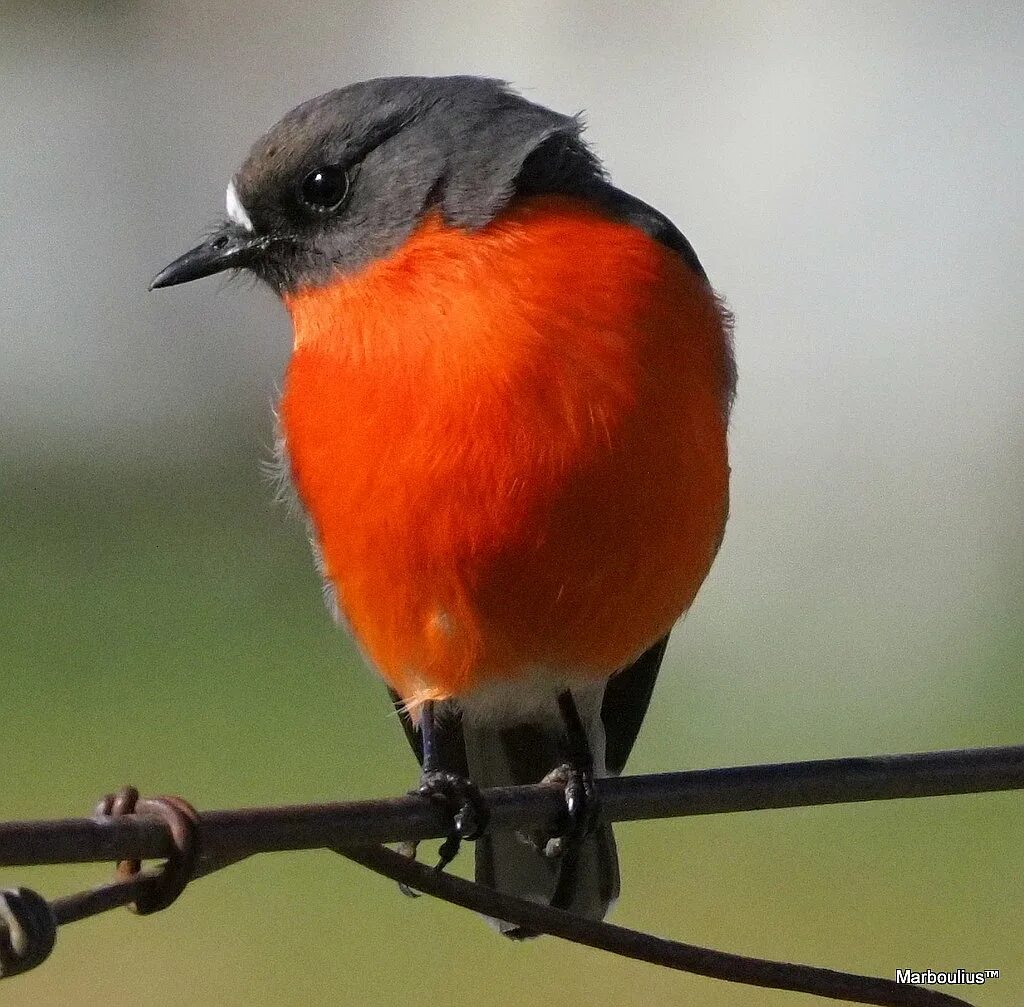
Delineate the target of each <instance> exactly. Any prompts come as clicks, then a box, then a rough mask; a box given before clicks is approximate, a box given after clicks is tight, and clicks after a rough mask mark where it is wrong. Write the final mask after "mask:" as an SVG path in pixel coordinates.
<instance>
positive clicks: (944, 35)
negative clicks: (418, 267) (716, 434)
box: [0, 0, 1024, 1007]
mask: <svg viewBox="0 0 1024 1007" xmlns="http://www.w3.org/2000/svg"><path fill="white" fill-rule="evenodd" d="M1022 42H1024V16H1022V15H1021V12H1020V10H1019V8H1018V6H1017V5H1005V6H1000V5H978V6H973V5H948V6H944V7H941V8H933V9H929V8H926V7H924V6H922V5H912V4H895V5H893V4H886V5H881V4H878V5H873V4H860V5H846V6H843V7H842V8H837V7H835V6H833V5H815V4H789V3H780V4H773V5H771V6H770V7H765V6H764V5H753V4H730V5H718V4H695V3H684V4H667V3H665V4H653V3H647V4H641V5H638V6H636V7H627V6H624V5H604V4H600V3H596V2H579V3H566V2H561V3H560V2H554V3H540V2H530V3H512V4H507V5H504V6H502V7H500V8H496V9H490V8H487V7H485V6H482V5H481V6H471V5H468V4H457V3H433V4H427V3H421V2H414V3H410V4H403V5H397V4H386V3H380V2H378V3H374V2H361V3H340V2H330V0H327V2H317V3H312V2H310V0H299V2H295V3H290V4H288V5H284V4H280V3H268V2H266V0H253V2H249V3H246V4H241V3H237V2H229V0H213V2H210V0H205V2H199V0H185V2H182V3H177V4H173V5H171V4H167V5H164V4H158V3H145V2H132V0H122V2H119V3H115V2H109V3H102V2H94V3H79V4H66V3H65V4H58V3H50V4H46V3H43V4H39V3H34V4H29V3H14V4H7V5H4V6H3V7H2V8H0V71H2V75H3V81H4V85H3V96H4V101H3V102H0V126H2V127H4V135H5V136H6V137H7V141H6V143H5V150H4V157H3V159H2V163H0V224H2V228H0V235H2V236H0V250H2V251H0V283H2V286H3V290H4V296H3V298H2V299H0V332H2V335H3V341H2V344H0V345H2V350H0V362H2V367H0V416H2V418H3V439H2V445H0V464H2V469H0V478H2V490H0V508H2V528H3V534H2V536H0V578H2V581H3V585H4V597H3V601H4V604H3V606H2V608H0V686H2V693H0V696H2V702H3V710H4V716H3V722H2V723H3V731H4V774H3V775H4V785H3V788H2V791H0V818H3V819H10V818H19V817H45V816H58V815H65V814H74V813H85V812H86V811H87V810H88V809H89V808H90V807H91V805H92V803H93V801H94V800H95V799H96V798H97V797H98V796H99V795H100V794H102V793H104V792H106V791H108V790H110V789H112V788H114V787H116V786H118V785H119V784H121V783H123V782H126V781H131V782H134V783H136V784H137V785H138V786H139V787H140V788H141V789H142V790H143V792H144V793H159V792H174V793H181V794H183V795H184V796H186V797H187V798H189V799H190V800H192V801H193V802H194V803H195V804H196V805H197V806H198V807H200V808H214V807H226V806H232V805H244V804H263V803H279V802H289V801H312V800H319V799H332V798H350V797H351V798H357V797H367V796H371V795H378V794H390V793H397V792H401V791H404V790H406V789H408V788H409V787H410V786H411V785H412V784H413V783H414V781H415V777H416V770H415V765H414V762H413V760H412V757H411V755H410V753H409V752H408V750H407V748H406V746H405V742H404V739H403V738H402V737H401V732H400V730H399V728H398V724H397V722H396V721H395V719H394V717H393V716H391V715H390V714H389V708H388V706H387V703H386V702H385V697H384V694H383V691H382V689H381V687H380V686H379V684H378V683H377V681H376V680H375V679H374V677H373V676H372V675H371V674H370V673H368V672H367V671H366V670H365V669H364V668H362V667H361V666H360V662H359V659H358V657H357V656H356V654H355V653H354V651H353V649H352V648H351V646H350V645H349V644H348V643H347V641H346V640H345V638H344V636H343V634H342V633H341V632H339V631H338V630H336V629H335V628H334V627H333V626H332V624H331V622H330V620H329V618H328V616H327V614H326V612H325V610H324V609H323V606H322V604H321V601H320V588H319V584H318V582H317V578H316V575H315V574H314V572H313V568H312V564H311V562H310V559H309V556H308V550H307V546H306V542H305V538H304V532H303V529H302V526H301V522H300V521H299V520H297V519H296V518H295V517H294V516H289V514H288V513H287V510H286V508H285V507H283V506H280V505H275V504H274V503H273V502H272V495H273V494H272V490H271V487H270V486H269V484H268V483H267V481H266V480H265V479H264V478H263V477H262V476H261V469H260V466H261V462H262V461H264V460H265V459H266V458H268V457H269V455H270V447H269V445H270V444H271V443H272V438H273V435H272V426H271V419H270V413H271V405H272V402H273V399H274V395H275V391H274V389H275V386H276V384H277V382H278V381H279V378H280V373H281V368H282V366H283V363H284V360H285V356H286V354H287V349H288V339H289V334H288V329H287V324H286V319H285V317H284V314H283V312H282V311H281V310H280V309H279V308H278V307H277V306H276V305H275V304H274V302H273V301H272V299H271V298H270V296H269V295H268V294H266V293H265V292H263V291H257V292H253V291H251V290H248V289H247V288H246V287H245V285H232V286H228V287H224V285H218V284H216V283H205V284H197V285H195V286H194V287H188V288H183V289H182V290H180V291H174V292H172V293H170V294H161V295H156V294H154V295H147V294H146V285H147V283H148V280H149V278H150V277H151V276H152V274H153V273H154V272H155V271H156V270H157V269H158V268H159V267H160V266H162V265H163V264H164V263H165V262H166V261H168V260H169V259H170V258H171V257H173V256H175V255H177V254H178V253H179V252H181V251H183V250H184V249H185V248H186V247H189V243H190V242H191V241H192V240H193V239H194V238H195V237H196V236H197V235H198V234H199V233H200V232H201V229H202V228H203V227H204V226H205V225H206V224H207V223H209V222H210V221H211V220H212V219H214V218H215V217H216V216H217V215H218V213H219V212H220V204H221V201H222V198H223V197H222V193H223V190H224V186H225V184H226V181H227V178H228V177H229V175H230V173H231V172H232V170H233V169H234V167H235V166H236V164H237V162H238V161H239V160H240V159H241V157H242V156H243V155H244V153H245V151H246V149H247V147H248V144H249V143H250V142H251V141H252V139H253V138H254V137H255V136H256V134H257V133H258V132H260V131H262V130H263V129H265V128H266V127H267V126H269V125H270V124H271V123H272V122H273V121H274V120H275V119H276V118H277V117H278V116H279V115H280V114H281V113H282V112H283V111H285V110H286V109H287V108H289V107H291V106H292V105H293V104H295V103H296V102H298V101H299V100H301V99H303V98H305V97H307V96H309V95H312V94H314V93H317V92H319V91H323V90H326V89H328V88H330V87H333V86H337V85H339V84H342V83H345V82H348V81H351V80H355V79H360V78H364V77H368V76H375V75H381V74H392V73H446V72H477V73H485V74H489V75H493V76H500V77H505V78H508V79H510V80H512V81H514V82H515V83H516V84H517V85H519V86H521V87H523V88H525V89H526V93H527V94H528V95H530V96H531V97H533V98H535V99H536V100H540V101H543V102H545V103H548V104H551V105H553V106H554V107H557V108H560V109H563V110H566V111H575V110H577V109H580V108H584V109H586V110H587V115H588V119H589V121H590V124H591V132H590V136H591V139H592V140H593V141H594V143H595V144H596V146H597V149H598V150H599V152H600V153H601V154H602V156H604V157H605V159H606V161H607V163H608V165H609V167H610V168H611V170H612V172H613V175H614V177H615V178H616V180H617V181H618V182H619V183H620V184H622V185H624V186H625V187H626V188H629V189H631V190H632V191H635V192H636V193H637V194H639V195H641V196H642V197H643V198H645V199H647V200H649V201H651V202H653V203H655V204H656V205H658V206H659V207H661V208H662V209H664V210H665V211H666V212H667V213H669V214H670V215H671V216H672V217H673V218H674V219H675V220H676V221H677V222H678V223H679V224H680V226H681V227H682V228H683V230H684V231H685V232H686V233H687V235H688V236H689V237H690V239H691V240H692V241H693V243H694V245H695V246H696V248H697V250H698V252H699V253H700V254H701V256H702V258H703V260H704V263H705V265H706V267H707V269H708V271H709V273H710V274H711V276H712V278H713V280H714V282H715V284H716V286H718V288H719V289H721V290H722V291H723V292H724V293H725V294H726V295H727V297H728V298H729V301H730V303H731V305H732V307H733V309H734V310H735V312H736V316H737V355H738V360H739V365H740V373H741V381H740V398H739V400H738V404H737V409H736V413H735V421H734V425H733V435H732V443H733V467H734V504H733V513H732V518H731V522H730V527H729V531H728V534H727V536H726V542H725V546H724V549H723V551H722V554H721V556H720V558H719V561H718V563H717V564H716V567H715V569H714V571H713V572H712V575H711V577H710V579H709V581H708V583H707V585H706V586H705V589H704V590H703V592H702V594H701V596H700V598H699V599H698V602H697V604H696V605H695V607H694V609H693V611H692V612H691V614H690V615H689V616H688V618H687V620H686V622H685V624H684V625H683V626H681V627H680V628H679V630H678V631H677V632H676V634H675V637H674V643H673V646H672V649H671V650H670V654H669V659H668V662H667V667H666V670H665V672H664V674H663V678H662V682H661V684H660V685H659V689H658V692H657V693H656V695H655V699H654V703H653V706H652V709H651V714H650V718H649V722H648V724H647V726H646V727H645V730H644V732H643V734H642V735H641V739H640V742H639V744H638V746H637V749H636V753H635V756H634V758H633V761H632V763H631V768H632V769H633V770H635V771H638V772H643V771H661V770H671V769H677V768H683V767H700V766H714V765H729V764H740V763H747V762H756V761H779V760H788V759H803V758H823V757H829V756H836V755H847V754H868V753H874V752H881V751H909V750H923V749H928V748H939V747H949V746H958V745H990V744H1005V743H1014V742H1019V741H1020V740H1021V737H1022V735H1024V713H1022V699H1024V695H1022V693H1024V677H1022V673H1021V672H1022V657H1021V655H1022V653H1024V632H1022V629H1021V626H1022V618H1021V617H1022V615H1024V591H1022V585H1024V549H1022V544H1021V543H1022V536H1021V531H1022V527H1024V505H1022V500H1024V494H1022V489H1024V485H1022V483H1024V479H1022V476H1024V472H1022V463H1021V448H1022V446H1024V408H1022V405H1021V388H1022V378H1024V343H1022V340H1021V322H1020V320H1021V317H1022V308H1024V303H1022V302H1024V284H1022V282H1021V258H1020V234H1021V233H1022V232H1021V225H1022V223H1024V221H1022V219H1021V218H1022V209H1021V203H1020V198H1019V181H1020V163H1021V156H1022V154H1024V140H1022V137H1024V130H1022V129H1021V126H1022V121H1021V120H1022V115H1021V113H1022V109H1024V99H1022V89H1021V87H1020V55H1019V54H1020V51H1021V44H1022ZM1022 826H1024V803H1022V800H1021V797H1020V795H1012V794H1010V795H991V796H973V797H963V798H948V799H947V798H943V799H934V800H922V801H916V802H894V803H888V804H879V805H862V806H848V807H836V808H820V809H807V810H798V811H782V812H769V813H760V814H750V815H735V816H723V817H711V818H705V819H692V820H683V821H677V822H662V823H652V824H639V825H624V826H621V827H620V828H619V829H618V833H619V838H620V847H621V856H622V868H623V897H622V900H621V902H620V903H619V906H618V908H617V910H616V913H615V917H614V918H615V919H616V921H618V922H621V923H624V924H629V925H635V926H640V927H644V928H647V929H651V930H654V931H655V932H658V933H663V934H667V935H673V936H678V937H680V938H682V939H686V940H690V941H695V942H698V943H706V944H710V945H714V946H719V947H724V948H727V949H730V950H734V951H738V952H746V953H750V954H758V955H767V956H772V957H778V958H784V959H790V960H798V961H811V962H815V963H821V964H825V965H830V966H833V967H836V968H845V969H853V970H857V971H863V972H869V973H876V974H881V975H892V973H893V972H894V970H895V969H896V968H904V967H911V968H915V969H925V968H934V969H955V968H965V969H982V968H999V969H1001V970H1002V978H1000V979H999V980H998V981H997V982H994V983H991V984H989V985H986V986H985V987H980V988H979V987H972V988H970V989H969V990H961V991H960V992H962V993H963V994H965V995H968V996H970V997H972V998H973V1000H974V1001H975V1002H976V1003H977V1004H979V1005H996V1004H1000V1005H1002V1004H1006V1005H1009V1004H1013V1003H1019V1002H1022V1001H1024V953H1022V950H1021V942H1020V937H1021V931H1020V925H1021V908H1020V907H1021V903H1022V899H1024V881H1022V880H1021V879H1022V873H1024V872H1022V870H1021V866H1022V862H1024V860H1022V858H1024V852H1022V850H1021V847H1020V835H1021V830H1022ZM106 874H107V868H106V867H105V866H99V865H97V866H93V867H84V868H48V869H32V870H28V869H26V870H21V869H16V870H4V871H3V872H2V877H0V884H4V885H11V884H28V885H31V886H34V887H38V888H39V889H40V890H41V891H43V892H44V893H46V894H48V895H51V896H55V895H58V894H62V893H64V892H66V891H70V890H72V889H74V888H77V887H80V886H83V885H86V884H91V883H93V882H96V881H99V880H101V879H102V878H104V877H105V876H106ZM2 993H3V997H4V1002H5V1003H9V1004H13V1005H22V1004H24V1005H28V1004H32V1005H40V1004H42V1005H48V1004H54V1005H64V1004H68V1005H72V1004H74V1005H79V1004H81V1005H91V1004H96V1005H100V1004H102V1005H105V1007H116V1005H120V1004H124V1005H154V1007H156V1005H172V1004H180V1003H182V1002H186V1003H199V1004H218V1005H220V1004H223V1005H249V1004H264V1003H265V1004H275V1005H276V1004H280V1005H285V1007H287V1005H292V1004H294V1005H298V1004H321V1003H323V1004H326V1003H354V1004H365V1005H386V1004H397V1003H406V1002H409V1001H410V1000H414V999H415V1000H420V1001H425V1002H434V1001H440V1000H443V1001H444V1002H446V1003H449V1004H453V1005H463V1004H464V1005H466V1007H470V1005H472V1007H492V1005H495V1007H496V1005H505V1004H522V1003H546V1002H560V1003H587V1004H592V1005H613V1004H615V1005H618V1004H622V1005H629V1004H637V1005H639V1004H648V1003H652V1002H654V1003H661V1002H664V1003H671V1004H695V1005H696V1004H700V1005H709V1007H717V1005H739V1007H745V1005H768V1007H774V1005H789V1004H793V1005H795V1004H797V1003H810V1002H812V1000H811V998H803V997H798V996H795V995H787V994H772V993H768V992H764V991H758V990H747V989H744V988H739V987H731V986H725V985H722V984H716V983H713V982H710V981H707V980H704V979H699V978H694V977H688V976H680V975H676V974H671V973H666V972H661V971H659V970H657V969H654V968H650V967H646V966H642V965H636V964H632V963H628V962H622V961H618V960H614V959H609V958H606V957H603V956H601V955H599V954H597V953H592V952H589V951H585V950H580V949H575V948H572V947H569V946H567V945H565V944H562V943H559V942H556V941H553V940H541V941H537V942H531V943H528V944H524V945H513V944H511V943H509V942H506V941H502V940H500V939H498V938H497V937H496V936H495V935H494V934H493V933H492V932H491V931H490V930H489V929H488V928H487V927H486V926H485V925H484V924H483V923H482V922H481V921H479V920H477V919H476V918H474V917H472V916H471V915H469V914H465V913H462V912H460V911H458V910H455V909H453V908H449V907H446V906H443V905H438V904H434V903H433V902H431V901H430V900H428V899H420V900H418V901H415V902H413V901H409V900H406V899H403V898H401V897H400V896H399V895H398V893H397V892H396V891H395V890H394V889H393V887H392V886H390V885H388V884H386V883H384V882H383V881H381V880H379V879H377V878H375V877H371V876H368V875H364V874H363V873H361V872H360V871H359V870H358V869H357V868H355V867H353V866H351V865H349V864H347V863H346V862H343V861H341V860H339V859H338V858H336V857H333V856H330V855H328V854H326V853H307V854H294V855H278V856H273V857H264V858H262V859H254V860H252V861H250V862H248V863H245V864H242V865H239V866H237V867H235V868H233V869H231V870H229V871H226V872H224V873H222V874H220V875H217V876H214V877H212V878H209V879H206V880H203V881H201V882H199V883H197V884H196V885H195V886H193V887H192V888H191V889H190V890H189V891H188V893H187V895H186V896H185V897H183V898H182V899H181V901H180V902H179V903H178V904H177V905H176V906H174V907H173V908H172V909H171V910H169V911H168V912H166V913H163V914H160V915H159V916H156V917H152V918H149V919H138V918H134V917H131V916H130V915H129V914H127V913H115V914H108V915H105V916H102V917H100V918H98V919H95V920H92V921H88V922H85V923H81V924H76V925H75V926H73V927H70V928H67V929H66V930H64V931H63V932H62V933H61V935H60V938H59V942H58V946H57V949H56V951H55V953H54V955H53V957H52V958H51V960H50V961H49V962H48V963H47V964H46V965H45V966H44V967H42V968H40V969H39V970H38V971H36V972H34V973H32V974H31V975H28V976H25V977H21V978H18V979H14V980H11V981H10V982H9V983H4V984H3V989H2ZM815 1002H818V1001H815ZM821 1002H824V1001H821Z"/></svg>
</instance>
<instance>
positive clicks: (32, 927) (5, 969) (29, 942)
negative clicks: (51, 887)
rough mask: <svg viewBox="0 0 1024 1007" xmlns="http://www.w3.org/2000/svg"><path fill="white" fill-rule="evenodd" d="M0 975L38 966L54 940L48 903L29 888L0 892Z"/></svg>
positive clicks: (44, 959) (53, 920)
mask: <svg viewBox="0 0 1024 1007" xmlns="http://www.w3.org/2000/svg"><path fill="white" fill-rule="evenodd" d="M0 924H2V926H0V978H2V979H6V978H7V977H8V976H16V975H18V974H20V973H22V972H28V971H29V969H34V968H35V967H36V966H37V965H41V964H42V963H43V962H44V961H46V959H47V958H49V957H50V952H51V951H52V950H53V946H54V944H56V942H57V918H56V916H54V913H53V909H52V908H51V907H50V903H49V902H47V901H46V899H44V898H43V897H42V895H40V894H38V892H34V891H32V889H31V888H5V889H3V891H0Z"/></svg>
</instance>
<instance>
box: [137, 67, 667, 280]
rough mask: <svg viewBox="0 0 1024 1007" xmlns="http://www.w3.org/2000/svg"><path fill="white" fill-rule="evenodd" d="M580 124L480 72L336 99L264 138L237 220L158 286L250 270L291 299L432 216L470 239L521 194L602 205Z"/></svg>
mask: <svg viewBox="0 0 1024 1007" xmlns="http://www.w3.org/2000/svg"><path fill="white" fill-rule="evenodd" d="M581 129H582V125H581V122H580V120H579V118H578V117H575V116H567V115H561V114H559V113H557V112H553V111H551V110H549V109H546V108H543V107H542V106H540V105H536V104H534V103H532V102H529V101H527V100H526V99H525V98H522V97H521V96H519V95H518V94H516V93H514V92H513V91H512V90H511V89H510V88H509V87H508V85H506V84H504V83H503V82H501V81H496V80H489V79H485V78H480V77H391V78H381V79H377V80H369V81H364V82H361V83H358V84H353V85H351V86H349V87H345V88H341V89H339V90H336V91H330V92H328V93H327V94H323V95H320V96H319V97H317V98H313V99H311V100H310V101H307V102H304V103H303V104H302V105H299V106H298V107H297V108H295V109H293V110H292V111H291V112H289V113H288V114H287V115H285V116H284V118H283V119H281V121H280V122H278V123H277V125H275V126H274V127H273V128H272V129H271V130H270V131H269V132H268V133H266V134H265V135H264V136H262V137H261V138H260V139H259V140H257V141H256V143H255V145H254V146H253V148H252V150H251V151H250V153H249V156H248V157H247V158H246V160H245V163H244V164H243V165H242V167H241V168H240V169H239V170H238V172H237V173H236V174H235V175H234V177H233V178H232V180H231V183H230V185H229V186H228V193H227V209H228V219H227V221H226V222H225V223H224V225H223V226H222V227H220V228H219V229H218V230H217V231H216V232H214V233H213V234H211V235H210V236H209V237H208V238H207V240H206V241H204V242H203V243H202V244H200V245H199V246H198V247H197V248H195V249H193V250H192V251H191V252H188V253H186V254H185V255H184V256H182V257H181V258H180V259H178V260H176V261H175V262H173V263H171V265H170V266H168V267H167V268H166V269H165V270H164V271H163V272H161V273H160V274H159V275H158V276H157V278H156V279H155V280H154V281H153V286H154V287H162V286H170V285H172V284H174V283H182V282H185V281H187V280H193V279H198V278H199V277H201V276H208V275H210V274H211V273H215V272H220V271H223V270H226V269H248V270H250V271H251V272H252V273H254V274H255V275H256V276H258V277H259V278H260V279H262V280H264V281H265V282H266V283H268V284H269V285H270V286H271V287H272V288H274V289H275V290H276V291H278V292H279V293H282V292H286V291H288V290H290V289H294V288H296V287H300V286H306V285H316V284H321V283H324V282H327V281H329V280H330V279H331V278H332V277H334V276H336V275H338V274H339V273H346V272H350V271H353V270H356V269H358V268H359V267H360V266H363V265H365V264H366V263H368V262H370V261H373V260H375V259H379V258H384V257H386V256H387V255H388V254H390V253H391V252H392V251H394V250H395V249H396V248H397V247H399V246H400V245H401V244H402V243H403V241H404V240H405V239H406V238H407V237H408V236H409V234H410V233H411V232H412V231H413V230H414V229H415V227H416V226H417V224H418V223H419V222H420V221H421V219H422V218H423V216H424V215H425V214H427V213H428V212H431V211H437V212H439V213H440V214H441V215H442V216H443V218H444V220H445V222H446V223H447V224H449V225H450V226H452V227H458V228H463V229H466V230H470V231H472V230H476V229H478V228H481V227H483V226H485V225H486V224H488V223H489V222H490V221H492V220H493V219H494V218H495V216H497V215H498V214H499V213H500V212H501V211H502V209H504V208H505V207H506V206H507V205H508V203H509V201H510V200H512V199H513V198H516V197H519V196H524V195H530V194H539V193H567V194H577V195H580V196H587V195H595V197H596V196H597V195H598V194H600V193H601V192H605V191H606V190H609V189H610V188H611V187H610V186H609V185H608V183H607V181H606V180H605V177H604V173H603V170H602V168H601V165H600V163H599V162H598V160H597V158H596V157H595V156H594V155H593V154H592V153H591V151H590V150H589V149H588V148H587V146H586V145H585V144H584V142H583V141H582V140H581V138H580V132H581ZM616 191H617V190H616ZM640 205H641V206H642V205H643V204H640ZM652 212H653V211H652ZM669 226H671V225H669Z"/></svg>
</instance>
